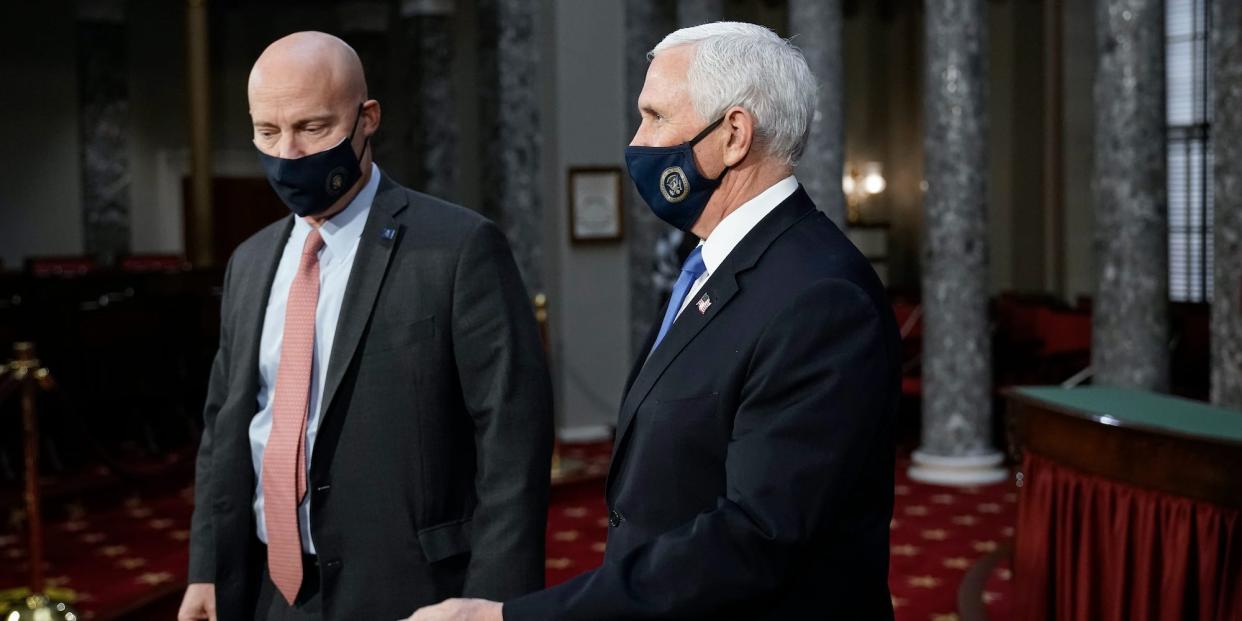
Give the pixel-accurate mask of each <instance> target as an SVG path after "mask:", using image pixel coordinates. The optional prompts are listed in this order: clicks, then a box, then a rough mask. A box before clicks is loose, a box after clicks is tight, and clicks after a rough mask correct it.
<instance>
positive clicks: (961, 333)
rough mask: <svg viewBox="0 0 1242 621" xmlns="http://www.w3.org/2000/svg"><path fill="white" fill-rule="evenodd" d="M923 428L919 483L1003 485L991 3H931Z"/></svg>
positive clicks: (917, 455) (914, 469)
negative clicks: (991, 157)
mask: <svg viewBox="0 0 1242 621" xmlns="http://www.w3.org/2000/svg"><path fill="white" fill-rule="evenodd" d="M925 7H926V8H925V10H926V20H927V21H926V25H925V26H926V44H925V45H926V54H925V58H926V60H925V62H926V72H925V75H926V78H925V80H926V82H925V85H924V94H923V96H924V118H925V119H926V120H925V130H924V136H923V156H924V158H925V165H924V170H925V175H926V179H927V194H926V196H925V198H924V208H925V222H926V232H925V239H924V253H923V309H924V315H923V317H924V336H923V431H922V438H921V441H920V443H919V448H918V450H916V451H915V452H914V454H913V465H912V466H911V467H910V478H912V479H915V480H918V481H924V482H929V483H940V484H946V485H973V484H980V483H990V482H995V481H1000V480H1003V479H1004V478H1005V477H1006V476H1007V472H1006V471H1005V469H1004V468H1002V467H1001V466H1000V463H1001V461H1002V459H1003V456H1002V455H1001V453H1000V452H999V451H997V450H996V449H995V448H993V447H992V445H991V437H992V342H991V335H990V333H989V331H988V316H987V304H988V293H987V292H988V289H987V278H988V247H987V239H988V231H987V204H986V202H985V201H986V197H987V186H986V182H985V179H986V175H987V171H988V161H987V137H986V136H987V122H986V112H987V108H986V106H985V104H984V92H985V90H986V89H987V80H986V73H985V67H984V56H983V53H984V50H985V49H987V48H986V44H985V39H984V34H985V33H984V28H985V26H986V24H987V20H986V19H985V17H986V16H985V14H984V10H983V9H984V6H983V0H927V2H926V4H925Z"/></svg>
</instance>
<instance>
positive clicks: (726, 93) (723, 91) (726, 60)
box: [647, 22, 818, 166]
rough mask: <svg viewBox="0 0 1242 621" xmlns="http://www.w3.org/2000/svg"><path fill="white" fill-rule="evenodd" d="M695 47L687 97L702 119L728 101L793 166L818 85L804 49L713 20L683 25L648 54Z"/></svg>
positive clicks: (749, 27)
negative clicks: (748, 117) (747, 115)
mask: <svg viewBox="0 0 1242 621" xmlns="http://www.w3.org/2000/svg"><path fill="white" fill-rule="evenodd" d="M683 45H693V46H694V56H693V58H691V60H690V68H689V72H688V74H687V80H688V87H689V91H690V102H691V103H692V104H693V105H694V108H695V111H697V112H698V113H699V116H701V117H703V119H704V120H705V122H710V121H714V120H716V119H717V118H719V117H720V116H721V115H723V114H724V112H725V110H727V109H729V108H730V107H732V106H739V107H741V108H743V109H745V110H747V111H748V112H750V113H751V114H753V115H754V116H755V135H756V142H757V143H758V144H759V145H761V146H762V147H763V148H764V149H765V150H766V151H767V153H768V155H770V156H772V157H775V158H778V159H781V160H784V162H785V163H786V164H788V165H789V166H797V164H798V159H799V158H801V157H802V151H803V150H804V149H805V148H806V140H807V136H808V135H809V134H810V131H811V120H812V119H813V118H814V117H815V108H816V103H817V98H818V92H817V91H818V85H817V84H816V82H815V76H813V75H812V74H811V69H810V67H808V66H807V64H806V58H805V57H804V56H803V55H802V50H800V49H798V48H797V47H795V46H794V45H792V44H791V43H790V42H789V41H787V40H785V39H782V38H780V37H779V36H777V35H776V33H775V32H772V31H771V30H770V29H768V28H764V27H763V26H758V25H755V24H747V23H743V22H715V23H711V24H703V25H701V26H694V27H691V28H682V29H681V30H678V31H677V32H674V33H672V34H670V35H668V36H667V37H664V40H663V41H660V43H659V45H656V46H655V48H654V49H652V50H651V52H650V53H648V54H647V58H648V60H650V59H654V58H655V57H656V55H657V54H659V53H660V52H663V51H664V50H668V49H672V48H675V47H681V46H683Z"/></svg>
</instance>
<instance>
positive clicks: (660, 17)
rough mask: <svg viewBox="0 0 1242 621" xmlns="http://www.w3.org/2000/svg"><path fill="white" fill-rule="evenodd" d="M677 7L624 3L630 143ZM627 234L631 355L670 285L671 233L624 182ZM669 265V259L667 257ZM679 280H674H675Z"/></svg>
mask: <svg viewBox="0 0 1242 621" xmlns="http://www.w3.org/2000/svg"><path fill="white" fill-rule="evenodd" d="M674 6H675V5H672V4H670V3H668V2H661V1H660V0H625V106H624V108H625V120H626V139H627V140H629V138H631V137H633V136H634V133H635V132H636V131H638V125H639V121H640V120H641V119H640V117H639V115H638V94H639V93H641V92H642V90H643V82H644V81H645V80H646V79H647V66H648V64H649V63H648V62H647V52H649V51H651V48H653V47H655V46H656V44H657V43H659V42H660V40H661V39H663V38H664V36H665V35H667V34H668V33H670V32H672V31H673V30H674V27H675V24H676V21H675V18H674V15H673V13H674V12H673V11H672V10H670V9H672V8H673V7H674ZM622 186H623V187H624V188H625V192H624V194H625V236H626V248H627V250H628V252H629V263H630V350H631V351H630V353H631V355H635V356H637V355H640V354H639V350H640V349H641V348H642V346H643V342H644V340H645V339H646V337H647V333H648V332H649V331H650V330H651V325H652V323H653V322H654V321H656V319H657V318H656V314H657V313H658V312H659V305H660V302H661V297H662V295H664V296H666V295H667V291H669V290H671V288H672V285H671V282H672V281H670V280H669V279H668V277H667V276H666V275H662V274H661V273H660V271H659V270H658V269H657V266H658V265H659V259H658V257H660V256H661V255H667V254H668V253H667V252H666V253H660V252H658V251H657V247H658V246H660V245H662V244H661V238H662V237H663V236H666V235H667V234H668V231H669V227H668V225H666V224H664V223H663V222H661V221H660V219H659V218H656V217H655V215H654V214H652V213H651V210H650V209H648V208H647V205H646V203H644V202H643V199H642V197H640V196H639V195H638V192H637V191H636V190H635V189H634V184H633V183H631V182H630V181H629V180H628V179H626V180H625V181H624V182H623V183H622ZM666 261H667V259H666ZM674 278H675V276H674Z"/></svg>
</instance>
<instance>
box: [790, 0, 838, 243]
mask: <svg viewBox="0 0 1242 621" xmlns="http://www.w3.org/2000/svg"><path fill="white" fill-rule="evenodd" d="M843 20H844V16H843V14H842V12H841V0H789V33H790V34H791V35H794V36H796V37H797V39H795V40H796V41H797V44H798V45H799V46H800V47H801V48H802V52H803V53H804V54H805V55H806V62H807V64H808V65H809V66H810V68H811V73H812V74H814V75H815V80H816V83H818V84H819V107H818V108H817V109H816V111H815V118H814V119H813V120H812V122H811V135H810V137H809V138H808V139H807V144H806V152H804V153H803V154H802V161H801V162H800V163H799V164H798V170H797V175H798V181H801V182H802V185H803V186H805V187H806V191H807V193H808V194H810V195H811V199H812V200H814V201H815V205H816V206H818V207H819V209H820V210H821V211H823V212H824V213H826V214H828V217H829V218H831V219H832V221H833V222H834V223H836V225H837V226H839V227H841V228H845V196H844V195H843V194H842V193H841V177H842V175H843V174H844V172H845V72H844V68H843V64H842V61H841V27H842V21H843Z"/></svg>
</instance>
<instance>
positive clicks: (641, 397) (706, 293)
mask: <svg viewBox="0 0 1242 621" xmlns="http://www.w3.org/2000/svg"><path fill="white" fill-rule="evenodd" d="M812 213H816V211H815V204H814V203H812V202H811V199H810V197H809V196H807V194H806V191H805V190H804V189H803V188H802V186H798V189H797V190H796V191H794V193H793V194H792V195H790V196H789V198H787V199H785V200H784V201H783V202H781V204H780V205H777V207H776V208H775V209H773V210H772V212H771V213H769V214H768V215H767V216H766V217H764V218H763V220H760V221H759V224H757V225H755V228H753V229H751V231H750V232H749V233H747V234H746V236H745V237H743V238H742V241H741V242H739V243H738V245H737V246H736V247H734V249H733V251H732V252H730V253H729V256H728V257H726V258H725V260H724V262H723V263H721V264H720V267H718V268H717V269H716V271H715V272H714V273H713V274H712V275H711V277H710V278H708V279H707V282H706V283H704V285H703V288H702V289H701V290H700V291H699V292H698V293H696V294H695V297H694V299H693V300H691V301H690V305H689V306H686V308H685V310H683V311H682V312H681V315H680V316H678V317H677V319H676V321H674V322H673V325H672V327H670V328H669V331H668V334H666V335H665V336H664V340H663V341H661V342H660V346H659V347H657V348H656V349H655V351H653V352H651V356H650V357H649V358H647V352H648V350H649V349H650V344H651V343H652V342H654V340H655V339H654V334H653V336H652V338H650V339H649V340H648V345H647V347H646V348H645V349H643V350H642V351H640V352H639V353H638V356H639V362H638V365H639V366H638V367H636V369H637V375H636V376H634V377H633V380H632V382H631V383H630V385H629V389H628V390H627V391H626V394H625V398H624V399H623V400H622V401H621V413H620V415H619V417H618V420H617V433H616V440H615V448H614V449H613V459H612V464H611V465H610V467H609V471H608V481H609V483H611V482H612V481H614V480H615V479H616V475H617V472H619V464H620V462H621V458H622V457H623V451H624V449H625V441H626V439H627V438H628V434H629V431H630V427H631V425H632V423H633V421H634V416H635V414H637V412H638V408H639V407H640V406H641V405H642V404H643V402H644V401H645V400H646V399H647V395H648V394H650V393H651V389H652V388H654V387H655V385H656V383H657V382H658V381H659V380H660V377H661V376H663V375H664V372H665V371H666V370H667V369H668V367H669V365H670V364H672V363H673V361H674V360H675V359H676V358H677V356H678V355H679V354H680V353H681V352H682V350H684V349H685V348H686V346H687V345H689V344H690V343H691V342H692V341H693V340H694V338H695V337H696V336H697V335H698V334H699V332H701V331H702V330H703V328H705V327H706V326H707V324H708V323H710V322H711V321H712V319H713V318H715V317H716V316H718V315H719V314H720V313H721V312H723V311H724V308H725V306H727V305H728V304H729V302H730V301H731V300H733V298H734V297H735V296H736V295H737V293H738V290H739V286H738V280H737V278H738V276H739V275H740V274H741V273H743V272H745V271H747V270H749V269H750V268H752V267H754V265H755V263H757V262H758V261H759V257H761V256H762V255H763V253H764V252H765V251H766V250H767V249H768V246H770V245H772V242H774V241H776V239H777V238H778V237H780V235H781V234H782V233H784V232H785V231H786V230H787V229H788V228H789V227H791V226H793V225H794V224H795V223H796V222H798V221H799V220H801V219H803V218H805V217H806V216H807V215H809V214H812ZM705 300H707V301H710V302H709V303H706V304H700V302H703V301H705ZM657 327H658V326H657ZM644 358H646V363H645V364H644V363H643V359H644ZM631 375H633V374H631ZM609 487H610V485H609Z"/></svg>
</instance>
